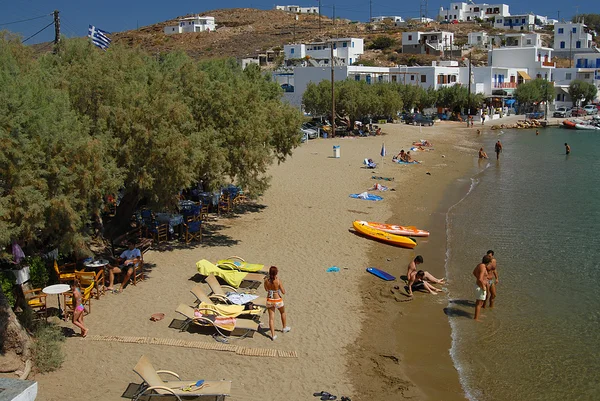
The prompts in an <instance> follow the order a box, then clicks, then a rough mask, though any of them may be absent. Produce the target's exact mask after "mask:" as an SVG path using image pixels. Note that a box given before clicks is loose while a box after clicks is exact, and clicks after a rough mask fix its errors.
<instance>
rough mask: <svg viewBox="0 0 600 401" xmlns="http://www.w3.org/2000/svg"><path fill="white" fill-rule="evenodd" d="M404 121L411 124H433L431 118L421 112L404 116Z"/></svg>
mask: <svg viewBox="0 0 600 401" xmlns="http://www.w3.org/2000/svg"><path fill="white" fill-rule="evenodd" d="M404 122H406V123H407V124H412V125H427V126H429V127H431V126H432V125H433V119H432V118H431V117H427V116H424V115H423V114H410V115H407V116H406V117H405V118H404Z"/></svg>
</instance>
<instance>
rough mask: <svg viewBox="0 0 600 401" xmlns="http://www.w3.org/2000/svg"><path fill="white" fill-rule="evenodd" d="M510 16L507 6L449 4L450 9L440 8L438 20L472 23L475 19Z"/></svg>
mask: <svg viewBox="0 0 600 401" xmlns="http://www.w3.org/2000/svg"><path fill="white" fill-rule="evenodd" d="M507 15H510V12H509V7H508V4H486V3H481V4H474V3H463V2H458V3H450V7H449V8H447V9H444V7H440V11H439V14H438V19H439V20H441V21H458V22H465V21H474V20H475V19H476V18H479V19H482V20H488V19H491V18H492V17H498V16H501V17H504V16H507Z"/></svg>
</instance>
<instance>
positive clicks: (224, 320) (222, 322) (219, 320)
mask: <svg viewBox="0 0 600 401" xmlns="http://www.w3.org/2000/svg"><path fill="white" fill-rule="evenodd" d="M194 317H196V318H198V317H203V318H206V319H208V320H210V321H211V322H213V323H214V324H215V326H217V327H219V328H220V329H223V330H225V331H233V330H234V329H235V322H236V319H235V318H234V317H222V316H216V315H213V314H210V313H208V311H199V310H198V309H195V310H194Z"/></svg>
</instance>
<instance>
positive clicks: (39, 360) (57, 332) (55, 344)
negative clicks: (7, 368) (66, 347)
mask: <svg viewBox="0 0 600 401" xmlns="http://www.w3.org/2000/svg"><path fill="white" fill-rule="evenodd" d="M63 341H65V337H64V336H63V333H62V331H61V328H60V327H59V326H56V325H53V324H40V325H39V326H38V327H37V330H36V331H35V334H34V342H33V347H32V353H33V362H34V364H35V366H36V368H37V370H38V372H40V373H47V372H52V371H55V370H56V369H58V368H60V367H61V365H62V363H63V362H64V360H65V355H64V354H63V350H62V344H61V343H62V342H63Z"/></svg>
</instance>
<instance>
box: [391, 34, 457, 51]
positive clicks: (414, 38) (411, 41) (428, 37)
mask: <svg viewBox="0 0 600 401" xmlns="http://www.w3.org/2000/svg"><path fill="white" fill-rule="evenodd" d="M453 44H454V33H452V32H444V31H439V32H419V31H415V32H402V53H412V54H435V55H442V54H443V52H444V51H449V50H452V45H453Z"/></svg>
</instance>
